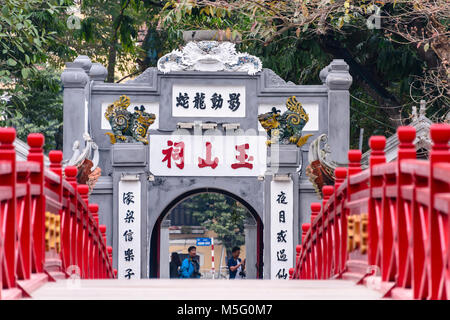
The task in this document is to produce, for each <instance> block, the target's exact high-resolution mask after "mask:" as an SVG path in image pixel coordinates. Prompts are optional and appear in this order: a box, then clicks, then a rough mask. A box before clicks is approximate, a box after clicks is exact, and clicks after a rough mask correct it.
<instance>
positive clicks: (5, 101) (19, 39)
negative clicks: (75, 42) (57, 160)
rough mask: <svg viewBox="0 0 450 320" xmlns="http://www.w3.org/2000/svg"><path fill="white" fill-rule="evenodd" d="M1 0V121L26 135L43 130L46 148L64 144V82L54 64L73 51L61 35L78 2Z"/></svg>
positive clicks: (3, 124)
mask: <svg viewBox="0 0 450 320" xmlns="http://www.w3.org/2000/svg"><path fill="white" fill-rule="evenodd" d="M0 3H1V5H2V6H1V10H0V50H1V51H0V95H1V96H2V99H1V100H0V125H2V126H13V127H15V128H16V130H17V133H18V137H19V138H21V139H23V140H25V139H26V136H27V135H28V134H29V133H31V132H42V133H44V135H45V136H46V138H47V139H46V141H47V143H46V145H45V148H46V149H47V150H48V149H49V148H61V147H62V146H61V143H60V141H58V137H60V133H61V132H60V127H61V125H62V96H61V84H60V81H59V71H56V69H54V68H53V67H52V66H55V67H56V66H59V65H60V64H61V61H64V60H67V59H68V58H69V57H71V56H73V54H74V52H73V51H72V50H71V49H70V48H69V47H68V46H67V45H66V44H65V43H64V41H63V40H62V38H61V34H65V31H66V30H67V25H66V18H67V15H66V9H67V8H68V6H70V5H71V4H73V1H64V0H51V1H38V0H28V1H22V0H2V1H0ZM55 138H56V139H55Z"/></svg>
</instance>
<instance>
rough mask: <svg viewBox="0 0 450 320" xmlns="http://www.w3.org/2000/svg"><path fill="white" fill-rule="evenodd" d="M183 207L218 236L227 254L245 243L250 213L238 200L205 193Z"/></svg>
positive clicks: (185, 203)
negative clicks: (246, 221)
mask: <svg viewBox="0 0 450 320" xmlns="http://www.w3.org/2000/svg"><path fill="white" fill-rule="evenodd" d="M183 206H184V208H185V209H186V210H187V212H190V213H191V214H192V215H193V217H194V218H195V219H196V220H197V221H198V222H199V223H200V224H201V225H202V226H204V227H205V228H206V229H208V230H211V231H214V232H215V233H216V234H217V236H218V238H219V240H220V241H222V243H223V244H224V246H225V247H226V249H227V253H230V252H231V249H232V248H233V247H234V246H241V245H243V244H244V243H245V237H244V222H245V220H246V218H247V217H249V216H250V213H249V212H248V211H247V209H246V208H245V207H244V206H243V205H242V204H241V203H239V202H237V201H236V200H234V199H232V198H230V197H227V196H225V195H223V194H219V193H205V194H200V195H196V196H194V197H192V198H191V199H189V200H188V201H185V202H184V204H183Z"/></svg>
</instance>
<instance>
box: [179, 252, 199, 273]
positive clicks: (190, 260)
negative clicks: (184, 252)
mask: <svg viewBox="0 0 450 320" xmlns="http://www.w3.org/2000/svg"><path fill="white" fill-rule="evenodd" d="M188 252H189V257H187V258H186V259H184V260H183V263H182V264H181V268H180V273H181V276H180V278H185V279H187V278H194V279H198V278H200V265H199V263H198V261H197V259H196V255H197V248H196V247H194V246H191V247H189V249H188Z"/></svg>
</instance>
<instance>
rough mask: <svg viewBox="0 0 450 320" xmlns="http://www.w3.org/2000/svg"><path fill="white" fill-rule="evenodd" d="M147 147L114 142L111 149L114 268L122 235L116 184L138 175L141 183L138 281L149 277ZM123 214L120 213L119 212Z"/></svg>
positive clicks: (140, 144) (149, 231) (116, 263)
mask: <svg viewBox="0 0 450 320" xmlns="http://www.w3.org/2000/svg"><path fill="white" fill-rule="evenodd" d="M148 154H149V151H148V146H145V145H143V144H142V143H116V144H114V145H113V146H112V155H111V162H112V169H113V172H112V187H113V196H112V199H113V203H112V207H113V210H112V212H111V213H109V214H111V215H112V219H111V221H112V227H111V228H110V227H109V226H108V228H109V229H110V230H112V234H111V236H112V237H111V238H112V246H113V252H114V254H113V259H114V263H113V264H114V267H115V268H117V265H118V261H117V257H118V249H119V237H120V236H121V235H120V234H119V233H118V231H119V221H118V219H119V201H120V199H121V198H120V195H119V182H120V181H121V180H122V177H123V176H127V175H137V176H139V181H140V182H141V199H140V202H141V217H140V220H141V226H140V228H141V229H140V233H141V239H140V244H141V246H140V251H141V256H140V259H141V278H148V275H149V264H148V259H149V256H148V248H149V244H148V234H150V233H151V230H147V216H148V214H149V210H151V208H149V206H148V204H147V192H148V176H147V170H148V169H147V166H148ZM122 214H123V213H122Z"/></svg>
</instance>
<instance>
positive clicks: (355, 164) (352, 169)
mask: <svg viewBox="0 0 450 320" xmlns="http://www.w3.org/2000/svg"><path fill="white" fill-rule="evenodd" d="M361 157H362V154H361V150H350V151H349V152H348V176H351V175H353V174H356V173H360V172H361V171H362V169H361Z"/></svg>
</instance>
